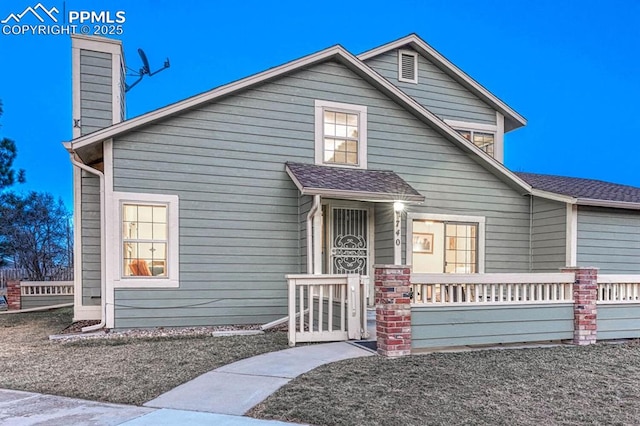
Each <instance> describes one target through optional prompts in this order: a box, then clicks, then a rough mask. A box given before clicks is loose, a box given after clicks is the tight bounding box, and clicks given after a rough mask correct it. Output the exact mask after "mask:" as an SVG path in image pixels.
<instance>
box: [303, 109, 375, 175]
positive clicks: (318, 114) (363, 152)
mask: <svg viewBox="0 0 640 426" xmlns="http://www.w3.org/2000/svg"><path fill="white" fill-rule="evenodd" d="M314 108H315V150H316V152H315V162H316V164H318V165H322V166H332V167H350V168H356V169H366V168H367V107H366V106H364V105H353V104H343V103H339V102H331V101H324V100H320V99H316V101H315V105H314ZM325 110H330V111H338V112H347V113H350V114H358V164H354V165H351V164H335V163H325V162H324V111H325Z"/></svg>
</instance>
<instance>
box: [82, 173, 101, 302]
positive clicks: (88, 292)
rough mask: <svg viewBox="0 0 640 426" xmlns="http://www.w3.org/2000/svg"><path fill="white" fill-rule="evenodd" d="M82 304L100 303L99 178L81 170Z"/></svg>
mask: <svg viewBox="0 0 640 426" xmlns="http://www.w3.org/2000/svg"><path fill="white" fill-rule="evenodd" d="M81 173H82V177H81V206H80V208H81V225H80V235H81V241H82V304H83V305H84V306H96V305H100V291H101V287H100V250H101V246H100V180H99V178H98V177H97V176H95V175H92V174H89V173H87V172H85V171H84V170H83V171H82V172H81Z"/></svg>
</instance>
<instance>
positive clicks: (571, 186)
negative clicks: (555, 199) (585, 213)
mask: <svg viewBox="0 0 640 426" xmlns="http://www.w3.org/2000/svg"><path fill="white" fill-rule="evenodd" d="M516 175H518V176H519V177H520V178H521V179H523V180H524V181H525V182H527V183H528V184H529V185H531V186H532V187H534V188H535V189H540V190H542V191H548V192H554V193H556V194H562V195H568V196H570V197H574V198H587V199H592V200H603V201H622V202H626V203H640V188H636V187H635V186H628V185H620V184H617V183H611V182H605V181H602V180H595V179H584V178H574V177H566V176H553V175H540V174H536V173H516Z"/></svg>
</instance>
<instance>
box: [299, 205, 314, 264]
mask: <svg viewBox="0 0 640 426" xmlns="http://www.w3.org/2000/svg"><path fill="white" fill-rule="evenodd" d="M312 205H313V197H310V196H300V198H299V204H298V211H299V212H300V213H299V215H300V218H299V225H298V227H299V229H300V238H299V240H298V241H299V242H298V244H299V247H300V269H299V271H300V272H301V273H311V271H307V246H308V241H307V215H308V214H309V211H310V210H311V207H312Z"/></svg>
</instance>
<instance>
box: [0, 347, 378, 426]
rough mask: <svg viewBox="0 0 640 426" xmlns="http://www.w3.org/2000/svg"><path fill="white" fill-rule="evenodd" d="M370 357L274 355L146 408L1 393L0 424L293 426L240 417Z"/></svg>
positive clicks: (334, 352) (330, 351)
mask: <svg viewBox="0 0 640 426" xmlns="http://www.w3.org/2000/svg"><path fill="white" fill-rule="evenodd" d="M371 355H373V353H372V352H370V351H367V350H365V349H361V348H360V347H356V346H354V345H352V344H349V343H345V342H340V343H326V344H320V345H309V346H301V347H297V348H291V349H285V350H282V351H278V352H271V353H267V354H263V355H259V356H256V357H253V358H248V359H245V360H242V361H238V362H235V363H233V364H229V365H226V366H224V367H221V368H218V369H216V370H213V371H211V372H209V373H205V374H203V375H201V376H199V377H197V378H195V379H194V380H191V381H190V382H187V383H184V384H182V385H180V386H178V387H177V388H175V389H173V390H171V391H169V392H167V393H164V394H162V395H160V396H159V397H157V398H156V399H154V400H152V401H149V402H147V403H146V404H144V407H137V406H131V405H119V404H107V403H100V402H94V401H85V400H81V399H74V398H65V397H60V396H52V395H42V394H36V393H30V392H21V391H13V390H3V389H0V424H10V425H15V426H31V425H34V426H35V425H39V426H40V425H63V424H64V425H67V424H69V425H70V424H73V425H77V426H82V425H105V426H107V425H108V426H110V425H127V426H147V425H149V426H151V425H154V426H155V425H220V426H245V425H247V426H286V425H289V426H291V425H292V423H283V422H278V421H269V420H258V419H253V418H249V417H241V416H242V415H243V414H245V413H246V412H247V411H248V410H250V409H251V408H252V407H254V406H255V405H257V404H258V403H260V402H261V401H263V400H264V399H265V398H267V397H268V396H269V395H271V394H272V393H273V392H275V391H276V390H277V389H278V388H280V387H281V386H283V385H284V384H286V383H288V382H289V381H290V380H292V379H293V378H295V377H297V376H299V375H300V374H303V373H306V372H307V371H310V370H313V369H314V368H316V367H319V366H321V365H323V364H328V363H331V362H335V361H340V360H343V359H349V358H358V357H363V356H371Z"/></svg>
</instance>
